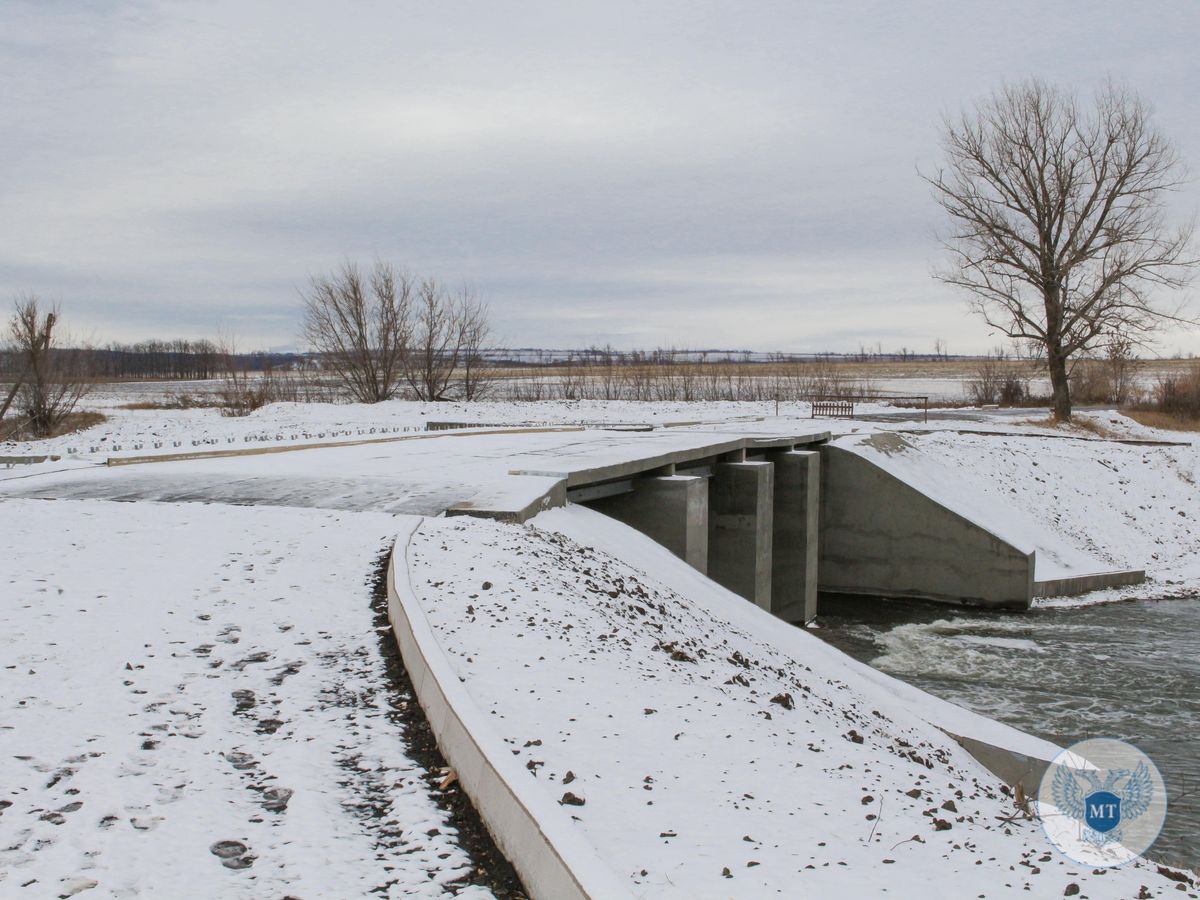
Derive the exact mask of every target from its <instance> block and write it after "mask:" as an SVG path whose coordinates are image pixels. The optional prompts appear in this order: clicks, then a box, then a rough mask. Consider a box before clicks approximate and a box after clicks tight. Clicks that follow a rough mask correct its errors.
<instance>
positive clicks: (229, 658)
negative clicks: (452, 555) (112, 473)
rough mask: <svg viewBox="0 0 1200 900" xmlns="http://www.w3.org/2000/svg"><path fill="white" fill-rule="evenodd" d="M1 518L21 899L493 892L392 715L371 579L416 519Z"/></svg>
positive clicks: (4, 729)
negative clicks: (476, 882)
mask: <svg viewBox="0 0 1200 900" xmlns="http://www.w3.org/2000/svg"><path fill="white" fill-rule="evenodd" d="M0 516H2V517H3V521H4V523H5V529H4V551H3V553H2V554H0V594H2V595H3V602H2V603H0V660H2V662H3V668H0V896H3V897H38V898H41V897H59V896H68V895H73V894H76V893H83V895H84V896H87V897H135V896H137V897H177V898H213V897H246V898H259V897H275V898H278V897H283V896H294V897H366V896H381V897H414V896H439V895H441V894H443V893H444V892H445V890H444V886H445V888H446V889H448V888H449V886H451V884H452V882H454V881H455V880H456V879H459V878H462V877H463V876H465V875H469V874H470V873H471V871H472V862H471V860H470V859H469V858H468V857H467V855H466V853H465V852H464V851H463V850H462V849H460V847H459V846H458V843H457V839H456V836H455V833H454V829H453V828H452V827H450V825H449V824H448V821H447V816H446V813H444V812H443V811H442V810H441V809H440V808H439V807H438V805H437V803H436V802H435V799H434V789H433V787H432V786H431V782H430V780H429V775H430V773H428V772H426V771H425V770H424V769H423V768H422V767H421V766H420V765H418V764H417V763H415V762H414V761H413V760H412V759H410V758H408V756H406V753H405V743H404V735H403V728H402V726H401V725H400V724H399V721H398V720H395V719H394V718H393V715H392V713H393V710H392V706H391V704H392V702H405V699H404V698H402V697H398V696H397V695H396V694H395V692H394V691H392V690H391V689H390V686H389V683H388V681H387V678H386V677H385V669H384V661H383V659H382V658H381V656H380V648H379V636H378V634H377V632H376V630H375V626H374V623H373V617H372V610H371V605H370V604H371V589H370V587H369V585H368V578H369V576H370V573H371V571H372V569H373V566H374V564H375V561H376V558H377V556H378V555H379V553H380V551H381V550H382V549H383V548H384V547H385V546H387V544H388V542H389V541H390V540H391V539H392V538H393V537H394V535H395V533H396V531H397V527H398V526H397V521H398V520H397V519H395V518H393V517H391V516H385V515H372V514H334V513H330V512H325V511H320V510H296V509H277V508H235V507H226V506H215V505H214V506H207V505H200V504H186V505H184V504H181V505H166V504H153V503H141V504H128V503H110V502H103V501H37V500H3V501H0ZM459 895H460V896H470V895H476V896H484V895H488V896H490V894H489V893H488V892H487V891H485V890H483V889H481V888H470V887H468V888H466V889H465V890H464V891H463V892H461V893H460V894H459Z"/></svg>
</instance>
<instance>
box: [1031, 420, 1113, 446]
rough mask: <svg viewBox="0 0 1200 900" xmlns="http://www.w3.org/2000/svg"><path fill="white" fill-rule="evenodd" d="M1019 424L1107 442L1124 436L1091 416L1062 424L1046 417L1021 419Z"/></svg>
mask: <svg viewBox="0 0 1200 900" xmlns="http://www.w3.org/2000/svg"><path fill="white" fill-rule="evenodd" d="M1017 424H1018V425H1027V426H1029V427H1031V428H1051V429H1053V430H1054V431H1058V432H1062V433H1063V434H1070V435H1076V436H1080V437H1082V436H1083V435H1094V436H1095V437H1099V438H1104V439H1105V440H1111V439H1112V438H1118V437H1122V435H1120V434H1118V433H1117V432H1115V431H1113V430H1112V429H1111V428H1107V427H1105V426H1104V425H1101V424H1100V423H1099V422H1097V421H1096V420H1095V419H1093V418H1091V417H1090V416H1075V417H1074V418H1073V419H1071V421H1070V422H1060V421H1058V420H1057V419H1056V418H1054V416H1046V417H1045V418H1044V419H1021V420H1020V421H1019V422H1017Z"/></svg>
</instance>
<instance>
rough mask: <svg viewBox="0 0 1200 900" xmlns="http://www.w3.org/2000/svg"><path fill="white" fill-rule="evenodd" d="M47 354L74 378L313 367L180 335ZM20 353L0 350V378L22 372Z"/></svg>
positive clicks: (205, 375) (300, 357) (190, 376)
mask: <svg viewBox="0 0 1200 900" xmlns="http://www.w3.org/2000/svg"><path fill="white" fill-rule="evenodd" d="M49 352H50V354H51V355H53V356H55V357H58V358H60V359H62V360H64V362H65V361H66V360H68V359H69V368H70V370H71V371H72V372H73V373H75V374H76V375H77V376H78V377H82V378H88V379H91V380H93V381H108V380H112V381H125V380H129V381H206V380H209V379H213V378H220V377H221V376H222V375H223V373H224V372H225V370H226V369H227V368H228V366H229V365H230V364H231V363H234V364H236V365H237V366H238V368H240V369H242V370H245V371H250V372H265V371H270V370H278V369H302V368H308V367H312V366H313V365H315V363H314V361H313V360H312V359H310V358H309V357H308V356H306V355H305V354H300V353H266V352H261V351H259V352H253V353H236V354H232V356H233V357H234V358H233V359H230V354H229V353H228V352H226V351H225V350H223V349H222V347H221V346H220V345H219V344H217V343H215V342H214V341H208V340H198V341H190V340H185V339H176V340H147V341H139V342H138V343H136V344H122V343H110V344H106V345H105V346H103V347H61V346H59V347H51V348H50V351H49ZM25 365H26V358H25V356H24V355H23V354H22V353H20V352H18V351H16V350H12V349H0V379H7V378H13V377H16V376H17V375H19V374H21V372H23V371H24V369H25Z"/></svg>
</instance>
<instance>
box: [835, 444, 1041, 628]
mask: <svg viewBox="0 0 1200 900" xmlns="http://www.w3.org/2000/svg"><path fill="white" fill-rule="evenodd" d="M821 463H822V465H821V496H822V502H821V526H820V534H821V538H820V542H821V562H820V574H819V576H818V580H819V586H820V590H821V591H822V592H823V593H833V594H839V593H840V594H865V595H871V596H884V597H913V598H919V599H926V600H937V601H943V602H951V603H961V604H967V605H975V606H986V607H990V608H1005V609H1028V608H1029V605H1030V602H1031V601H1032V598H1033V586H1034V554H1033V553H1032V552H1027V551H1024V550H1022V549H1020V548H1018V547H1015V546H1013V545H1012V544H1009V543H1008V542H1006V541H1004V540H1002V539H1001V538H999V537H997V536H996V535H994V534H992V533H991V532H990V531H988V530H987V529H985V528H983V527H982V526H980V525H978V524H976V523H974V522H972V521H970V520H969V519H966V518H964V517H963V516H961V515H959V514H958V513H955V512H953V511H952V510H950V509H947V508H946V507H945V506H943V505H942V504H940V503H938V502H937V501H936V500H933V499H932V498H930V497H928V496H926V495H925V494H923V493H921V492H920V491H918V490H917V489H916V488H914V487H912V486H911V485H909V484H907V483H905V482H903V481H901V480H900V479H899V478H897V477H896V476H894V475H892V474H890V473H888V472H885V471H884V470H883V469H881V468H879V467H878V466H876V465H875V464H874V463H872V462H870V461H869V460H866V459H864V458H863V457H861V456H859V455H858V454H856V453H853V452H851V451H849V450H844V449H842V448H840V447H835V446H828V445H827V446H825V447H823V448H822V449H821Z"/></svg>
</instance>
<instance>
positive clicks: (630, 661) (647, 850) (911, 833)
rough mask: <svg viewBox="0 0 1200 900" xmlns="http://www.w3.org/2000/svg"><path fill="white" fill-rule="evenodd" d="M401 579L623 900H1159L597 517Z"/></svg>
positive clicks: (907, 723)
mask: <svg viewBox="0 0 1200 900" xmlns="http://www.w3.org/2000/svg"><path fill="white" fill-rule="evenodd" d="M602 547H606V548H607V549H601V548H602ZM609 551H615V552H616V553H619V554H620V557H618V556H617V555H614V553H613V552H609ZM408 558H409V560H410V566H411V570H410V575H411V579H412V583H413V585H414V589H415V591H416V593H417V595H418V598H419V600H420V602H421V604H422V606H423V608H424V609H425V611H426V613H427V615H428V617H429V619H430V620H431V622H432V624H433V626H434V628H435V631H436V632H437V634H438V635H439V637H440V639H441V642H442V645H443V647H444V648H445V650H446V651H447V653H448V654H449V656H450V658H451V660H452V664H453V666H454V668H455V669H456V671H457V674H458V675H459V677H460V678H461V679H462V681H463V683H464V684H465V686H466V688H467V690H468V691H469V693H470V694H471V696H472V698H473V699H474V701H475V702H476V703H477V704H478V705H479V706H480V708H481V709H482V710H483V711H484V712H485V713H490V714H491V715H490V720H491V721H492V722H493V724H494V728H495V729H496V730H497V731H498V732H499V733H500V735H501V737H502V738H503V740H505V741H506V742H507V743H508V744H509V746H510V748H511V750H512V753H513V754H514V755H515V756H516V757H517V759H518V760H519V761H520V762H522V763H524V765H525V767H526V769H527V770H528V773H529V782H528V784H527V786H526V789H528V790H536V791H542V792H544V793H545V794H546V795H547V796H548V797H549V798H550V799H552V800H555V801H558V802H559V803H561V804H563V808H564V809H566V810H567V811H568V812H570V813H571V815H572V819H573V823H574V825H575V827H576V828H577V829H578V830H579V832H581V833H582V834H583V835H584V836H585V837H586V839H587V840H589V841H590V842H591V843H592V844H593V845H594V846H596V848H597V849H598V851H599V853H600V855H601V857H602V858H603V859H604V860H605V861H606V862H607V863H608V864H609V865H610V866H611V867H612V868H613V870H614V871H615V872H616V873H617V874H618V875H620V876H621V877H623V878H625V879H626V880H627V882H628V884H629V886H630V889H631V891H632V892H633V893H634V894H635V895H636V896H641V897H731V896H737V897H761V896H812V897H828V896H833V895H836V894H843V895H846V896H863V897H874V896H898V897H917V896H930V895H931V894H930V891H933V892H935V894H936V896H945V897H976V896H988V897H992V896H1020V895H1024V894H1025V893H1026V892H1030V893H1032V895H1033V896H1038V897H1058V896H1063V895H1064V894H1066V895H1070V894H1072V893H1075V892H1078V891H1082V896H1092V897H1134V896H1143V897H1152V896H1174V895H1175V894H1176V892H1175V887H1176V882H1174V881H1171V880H1169V879H1167V878H1165V877H1163V876H1161V875H1159V874H1158V873H1157V872H1156V870H1155V866H1154V865H1153V864H1147V863H1141V862H1139V863H1137V864H1134V865H1131V866H1129V867H1126V868H1124V869H1121V870H1116V871H1109V872H1093V871H1092V870H1091V869H1090V868H1088V867H1081V866H1078V865H1075V864H1073V863H1072V862H1070V861H1069V860H1066V859H1065V858H1064V857H1062V856H1061V855H1059V854H1057V853H1055V852H1054V851H1053V850H1052V848H1051V846H1050V845H1049V843H1048V842H1047V840H1046V838H1045V837H1044V835H1043V833H1042V831H1041V828H1040V826H1038V825H1037V824H1036V823H1035V822H1032V821H1029V820H1025V819H1016V820H1012V821H1008V820H1007V817H1011V816H1012V815H1013V812H1014V810H1013V804H1012V800H1011V798H1010V797H1009V796H1006V793H1005V789H1002V788H1001V787H1000V785H999V784H998V782H997V781H996V780H995V778H994V777H992V776H991V775H989V774H988V773H987V772H986V771H985V770H983V769H982V768H981V767H979V766H978V764H977V763H975V762H974V760H973V759H972V758H971V757H969V756H968V755H967V754H966V753H964V752H963V751H962V750H961V749H959V748H958V746H957V745H956V744H954V743H953V742H952V741H951V740H949V739H948V738H947V737H946V735H945V734H944V733H942V732H940V731H938V730H937V729H936V728H935V727H933V726H932V725H931V724H930V723H929V719H934V720H936V719H938V718H939V717H940V716H941V715H943V714H944V712H945V710H944V709H943V707H944V705H941V704H938V702H937V701H933V700H932V698H928V700H926V701H922V700H919V699H918V700H916V701H914V700H913V699H912V695H911V694H908V693H905V692H904V691H902V690H899V689H898V687H899V686H897V685H895V684H889V683H888V680H887V679H886V678H885V677H884V676H881V675H878V674H877V673H872V672H870V670H867V669H865V668H864V667H862V666H859V665H858V664H856V663H853V662H852V661H850V660H849V659H848V658H846V657H844V656H842V655H841V654H840V653H838V652H837V651H836V650H833V649H831V648H829V647H827V646H826V645H824V644H823V643H821V642H820V641H819V640H817V639H816V638H814V637H812V636H810V635H808V634H806V633H804V632H803V631H800V630H796V629H789V628H785V627H782V626H780V624H779V623H778V621H777V620H775V619H773V618H772V617H771V616H770V615H768V614H766V613H764V612H762V611H760V610H759V609H757V607H755V606H753V605H752V604H748V603H746V602H745V601H744V600H742V599H741V598H740V597H736V596H735V595H733V594H731V593H729V592H727V591H725V590H723V589H722V588H720V587H718V586H717V585H715V584H713V583H712V582H709V581H707V580H706V579H703V578H702V577H701V576H699V575H697V574H696V573H695V572H694V571H693V570H691V569H690V568H688V567H687V566H686V564H684V563H682V562H681V561H679V560H677V559H675V558H674V557H673V556H671V555H670V554H669V553H667V552H666V551H665V550H663V549H662V548H660V547H658V545H656V544H653V543H652V542H650V541H649V540H648V539H646V538H643V537H641V536H639V535H637V534H635V533H633V532H631V531H629V530H628V529H626V528H624V527H623V526H620V525H619V524H616V523H613V522H612V521H611V520H608V519H606V518H605V517H603V516H601V515H600V514H598V513H595V512H592V511H591V510H587V509H585V508H583V507H568V508H566V509H562V510H552V511H550V512H548V513H543V514H542V515H541V516H539V517H538V518H537V519H535V520H534V526H514V525H505V524H500V523H494V522H486V521H474V520H472V521H467V520H458V519H450V520H446V519H441V520H439V519H427V520H425V522H424V523H423V524H422V525H421V527H420V528H419V529H418V531H417V532H416V534H415V535H414V537H413V539H412V542H411V543H410V546H409V556H408ZM630 559H632V560H637V561H638V562H640V563H642V565H637V564H631V563H630V562H629V561H627V560H630ZM647 563H648V565H646V564H647ZM961 716H964V717H965V716H966V714H965V713H962V714H961ZM989 724H990V723H989ZM983 727H984V728H985V729H987V728H988V727H989V725H984V726H983ZM990 728H991V731H990V732H989V733H987V734H986V737H990V738H992V739H993V740H1000V741H1003V740H1005V738H1006V735H1004V734H1003V732H1004V731H1005V729H1002V728H1001V727H1000V726H995V725H991V726H990ZM966 730H969V725H968V728H967V729H964V731H966ZM1010 736H1011V735H1010ZM1072 885H1075V887H1074V888H1072V887H1071V886H1072ZM1143 886H1144V887H1143ZM1139 892H1140V893H1139Z"/></svg>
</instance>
